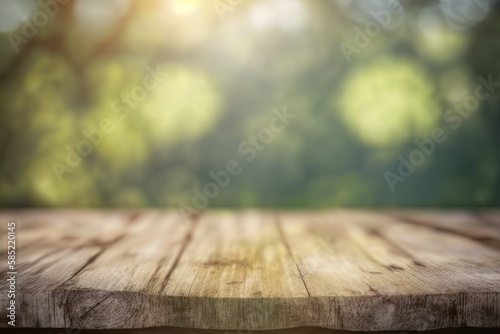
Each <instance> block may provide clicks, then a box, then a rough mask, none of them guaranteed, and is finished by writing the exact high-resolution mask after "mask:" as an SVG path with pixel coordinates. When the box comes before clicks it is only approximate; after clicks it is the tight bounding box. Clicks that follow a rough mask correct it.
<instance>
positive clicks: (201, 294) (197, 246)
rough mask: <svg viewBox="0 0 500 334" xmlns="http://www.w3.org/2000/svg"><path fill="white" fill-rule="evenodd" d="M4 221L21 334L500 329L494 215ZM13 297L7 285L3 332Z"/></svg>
mask: <svg viewBox="0 0 500 334" xmlns="http://www.w3.org/2000/svg"><path fill="white" fill-rule="evenodd" d="M0 217H1V219H0V222H1V231H2V233H1V239H2V243H1V245H2V251H1V254H2V256H1V259H0V270H1V272H2V273H5V272H7V271H8V270H7V267H6V262H7V261H6V256H7V255H6V252H5V250H6V230H7V222H8V221H10V220H15V221H16V241H17V243H16V248H17V249H16V271H17V278H16V306H17V309H16V327H46V328H70V327H71V328H90V329H101V328H107V329H122V328H144V327H156V326H175V327H183V328H196V329H233V330H234V329H245V330H274V329H280V328H292V327H308V326H315V327H324V328H330V329H341V330H353V331H385V330H391V331H392V330H394V331H407V330H429V329H436V328H452V327H460V326H468V327H500V211H497V212H494V211H481V212H467V211H348V210H338V211H315V212H306V211H277V212H271V211H252V210H249V211H210V212H205V213H203V214H201V215H199V216H197V217H192V218H191V219H184V218H183V217H182V215H181V214H180V213H179V212H177V211H175V210H171V211H168V210H167V211H160V210H142V211H133V210H115V211H112V210H105V211H96V210H11V211H7V210H4V211H1V212H0ZM3 277H5V276H3ZM8 290H9V285H8V283H7V282H6V280H5V279H2V281H1V283H0V306H1V307H0V319H2V321H1V322H0V326H2V327H7V323H6V321H5V320H4V319H6V315H7V310H6V305H7V303H8V296H7V292H8Z"/></svg>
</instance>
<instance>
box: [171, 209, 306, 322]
mask: <svg viewBox="0 0 500 334" xmlns="http://www.w3.org/2000/svg"><path fill="white" fill-rule="evenodd" d="M165 294H166V295H169V296H179V297H184V298H188V297H191V298H195V299H194V302H193V303H190V304H187V307H188V309H187V310H186V311H187V314H189V315H193V316H190V317H188V316H186V315H180V316H182V318H183V319H184V321H185V323H183V324H176V326H180V325H182V326H183V327H191V328H226V329H228V328H232V329H239V328H241V329H269V328H283V327H294V325H295V324H296V320H297V319H300V318H301V312H302V310H301V309H294V308H293V303H288V302H290V301H291V302H293V300H294V299H296V298H298V299H300V298H302V299H303V300H306V301H307V297H308V293H307V291H306V289H305V287H304V283H303V281H302V280H301V277H300V273H299V272H298V270H297V267H296V265H295V263H294V261H293V259H292V258H291V256H290V254H289V253H288V250H287V248H286V246H285V244H284V243H283V240H282V238H281V236H280V234H279V230H278V228H277V224H276V217H275V215H273V214H262V213H258V212H255V211H247V212H244V213H228V212H226V213H218V214H215V213H211V214H206V215H205V216H203V217H202V218H201V220H200V222H199V225H198V227H197V229H196V231H195V233H194V235H193V239H192V240H191V242H190V244H189V246H188V247H187V248H186V251H185V253H184V254H183V257H182V258H181V259H180V261H179V264H178V265H177V267H176V269H175V270H174V271H173V273H172V277H171V279H170V281H169V282H168V284H167V286H166V289H165ZM278 313H279V314H278ZM249 315H250V316H249ZM298 323H299V324H300V321H299V322H298Z"/></svg>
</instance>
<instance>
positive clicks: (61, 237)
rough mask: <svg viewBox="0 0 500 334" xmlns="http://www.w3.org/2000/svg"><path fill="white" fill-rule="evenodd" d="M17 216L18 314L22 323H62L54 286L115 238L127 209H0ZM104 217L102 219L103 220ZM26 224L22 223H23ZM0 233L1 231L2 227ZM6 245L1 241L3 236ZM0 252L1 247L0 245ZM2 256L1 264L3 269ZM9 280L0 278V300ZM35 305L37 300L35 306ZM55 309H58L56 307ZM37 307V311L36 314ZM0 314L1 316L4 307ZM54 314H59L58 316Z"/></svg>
mask: <svg viewBox="0 0 500 334" xmlns="http://www.w3.org/2000/svg"><path fill="white" fill-rule="evenodd" d="M4 216H7V217H10V218H8V219H9V220H10V219H12V218H15V221H16V234H17V238H16V248H17V250H16V253H17V254H16V271H17V272H18V276H17V280H16V289H17V290H18V292H17V295H16V299H17V307H18V310H17V316H18V322H17V323H18V325H19V326H21V327H39V326H41V327H49V326H60V327H64V322H61V319H60V318H61V317H62V315H61V314H59V315H57V314H56V313H57V311H58V310H56V309H55V308H54V307H53V304H55V301H54V294H53V291H54V290H55V289H56V288H58V287H59V286H61V285H63V284H64V283H65V282H66V281H67V280H69V279H71V278H72V277H73V276H74V275H76V274H77V273H78V272H79V271H81V270H82V269H83V268H84V267H85V266H86V265H87V264H88V263H89V262H91V261H92V259H94V258H95V257H96V256H98V255H99V254H100V253H101V252H103V250H104V249H106V247H108V246H109V245H111V244H112V243H113V242H115V241H116V240H117V239H119V238H120V236H121V235H122V233H123V231H124V230H126V226H127V224H128V221H129V219H130V217H129V215H127V214H118V213H116V212H113V213H104V212H96V211H67V210H60V211H59V210H58V211H54V210H35V211H29V212H26V213H21V214H16V213H14V214H13V215H12V213H9V214H8V215H4ZM103 220H105V221H106V224H102V221H103ZM26 227H27V228H26ZM2 238H5V233H2ZM2 244H3V245H5V242H2ZM2 254H5V253H4V250H2ZM6 265H7V262H6V261H1V262H0V270H1V271H2V272H7V268H6ZM7 291H8V282H7V281H6V280H2V281H1V282H0V302H1V305H6V303H7ZM36 305H38V306H36ZM59 311H60V310H59ZM37 312H42V314H37ZM0 317H3V318H4V319H5V318H6V310H5V308H3V307H2V308H1V309H0ZM58 317H59V318H58Z"/></svg>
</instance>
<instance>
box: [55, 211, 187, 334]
mask: <svg viewBox="0 0 500 334" xmlns="http://www.w3.org/2000/svg"><path fill="white" fill-rule="evenodd" d="M192 227H193V226H192V224H191V223H190V222H185V221H184V220H183V219H182V217H181V216H180V214H178V213H177V212H168V213H165V212H163V213H162V212H154V213H144V214H143V215H141V217H140V218H139V219H138V220H137V221H136V222H135V223H134V224H132V225H131V226H129V228H128V229H127V234H126V236H125V237H123V238H122V239H120V240H119V241H117V242H115V243H114V244H113V245H112V246H111V247H109V248H107V249H106V250H105V251H104V252H103V253H102V254H101V255H100V256H99V257H98V258H97V259H96V260H95V261H93V262H92V263H90V264H89V265H87V266H86V267H85V268H84V269H83V270H82V271H81V272H80V273H78V275H76V276H74V277H73V278H72V279H71V280H69V281H68V282H66V283H65V284H64V285H63V286H62V287H60V289H58V290H59V291H58V294H59V299H60V300H63V301H64V302H65V303H66V310H65V311H66V317H65V319H64V321H65V322H64V323H65V327H75V328H115V327H117V326H118V327H120V328H128V327H131V328H133V327H150V326H155V325H157V323H156V321H155V319H156V318H155V317H158V318H159V319H161V318H162V317H165V316H166V315H168V310H169V309H168V307H159V308H156V306H157V303H158V300H157V298H158V297H160V296H161V295H162V290H163V288H164V284H165V283H166V282H167V280H168V279H169V276H170V274H171V272H172V270H173V268H174V266H175V264H176V261H177V260H178V257H179V256H180V254H181V252H182V251H183V249H184V247H185V246H186V243H187V241H188V239H189V237H190V233H191V231H192ZM148 308H150V311H149V312H144V313H142V312H140V311H139V310H141V311H143V310H147V309H148ZM155 311H156V312H155ZM166 311H167V312H166ZM157 313H158V314H157ZM110 314H111V315H113V316H112V317H111V316H109V315H110Z"/></svg>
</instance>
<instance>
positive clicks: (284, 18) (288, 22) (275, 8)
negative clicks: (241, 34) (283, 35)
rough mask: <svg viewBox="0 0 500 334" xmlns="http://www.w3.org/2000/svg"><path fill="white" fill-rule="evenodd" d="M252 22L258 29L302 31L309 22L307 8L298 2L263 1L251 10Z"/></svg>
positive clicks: (296, 0)
mask: <svg viewBox="0 0 500 334" xmlns="http://www.w3.org/2000/svg"><path fill="white" fill-rule="evenodd" d="M249 18H250V22H251V23H252V25H253V26H254V27H255V28H256V29H268V28H278V29H280V30H282V31H285V32H296V31H299V30H302V29H303V28H304V27H305V26H306V24H307V21H308V15H307V8H305V7H304V5H303V3H302V2H301V1H298V0H269V1H261V2H259V3H257V4H256V5H254V6H253V8H251V10H250V13H249Z"/></svg>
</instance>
